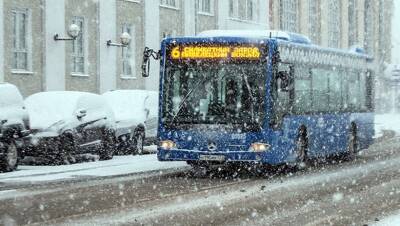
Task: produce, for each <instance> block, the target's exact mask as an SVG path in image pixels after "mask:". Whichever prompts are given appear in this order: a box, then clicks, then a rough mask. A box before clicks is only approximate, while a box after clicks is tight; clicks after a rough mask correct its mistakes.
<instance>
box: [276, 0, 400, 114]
mask: <svg viewBox="0 0 400 226" xmlns="http://www.w3.org/2000/svg"><path fill="white" fill-rule="evenodd" d="M269 4H270V13H269V18H270V27H271V28H272V29H278V30H286V31H291V32H298V33H301V34H304V35H307V36H308V37H310V39H311V40H312V41H313V43H315V44H318V45H321V46H324V47H332V48H342V49H350V48H352V47H363V48H364V49H365V51H366V52H367V54H369V55H371V56H372V57H373V58H374V62H375V65H376V69H377V74H376V92H375V93H376V103H377V105H376V109H377V111H386V110H387V109H386V107H385V103H386V102H388V100H387V98H386V92H385V90H387V89H388V87H387V82H385V79H384V71H385V69H386V67H387V65H388V64H390V62H391V51H392V41H391V25H392V16H393V15H392V14H393V11H392V10H393V0H273V1H270V2H269Z"/></svg>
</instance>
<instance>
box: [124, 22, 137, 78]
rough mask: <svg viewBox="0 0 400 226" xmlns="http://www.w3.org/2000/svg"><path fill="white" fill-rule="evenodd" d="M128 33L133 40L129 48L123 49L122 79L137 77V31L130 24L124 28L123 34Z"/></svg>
mask: <svg viewBox="0 0 400 226" xmlns="http://www.w3.org/2000/svg"><path fill="white" fill-rule="evenodd" d="M123 32H126V33H128V34H129V35H130V36H131V37H133V39H132V40H131V42H130V43H129V45H128V46H127V47H124V48H122V75H121V76H122V77H132V78H134V77H136V76H135V74H136V73H135V66H136V65H135V29H134V27H133V26H131V25H130V24H124V25H123V26H122V33H123Z"/></svg>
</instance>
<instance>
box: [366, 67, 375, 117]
mask: <svg viewBox="0 0 400 226" xmlns="http://www.w3.org/2000/svg"><path fill="white" fill-rule="evenodd" d="M366 73H367V74H366V84H365V87H366V103H365V106H366V108H367V110H368V111H373V110H374V94H373V92H374V90H373V87H374V84H373V82H374V75H373V74H372V71H370V70H368V71H367V72H366Z"/></svg>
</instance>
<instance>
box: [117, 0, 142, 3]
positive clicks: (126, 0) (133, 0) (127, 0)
mask: <svg viewBox="0 0 400 226" xmlns="http://www.w3.org/2000/svg"><path fill="white" fill-rule="evenodd" d="M121 1H124V2H132V3H140V0H121Z"/></svg>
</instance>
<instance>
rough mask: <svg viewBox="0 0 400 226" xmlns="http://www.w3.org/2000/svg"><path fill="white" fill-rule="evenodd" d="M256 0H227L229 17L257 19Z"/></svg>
mask: <svg viewBox="0 0 400 226" xmlns="http://www.w3.org/2000/svg"><path fill="white" fill-rule="evenodd" d="M257 3H258V0H229V17H231V18H235V19H240V20H248V21H257V20H258V15H257V12H258V11H257V8H258V4H257Z"/></svg>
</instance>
